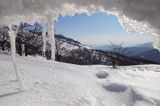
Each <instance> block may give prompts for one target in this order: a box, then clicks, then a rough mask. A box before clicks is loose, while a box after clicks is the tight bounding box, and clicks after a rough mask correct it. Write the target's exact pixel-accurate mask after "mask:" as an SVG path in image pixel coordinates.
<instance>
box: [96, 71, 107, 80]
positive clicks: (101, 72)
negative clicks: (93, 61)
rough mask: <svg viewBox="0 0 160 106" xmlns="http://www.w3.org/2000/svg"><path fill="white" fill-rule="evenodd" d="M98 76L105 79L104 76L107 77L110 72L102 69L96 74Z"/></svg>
mask: <svg viewBox="0 0 160 106" xmlns="http://www.w3.org/2000/svg"><path fill="white" fill-rule="evenodd" d="M96 76H97V78H99V79H104V78H107V77H108V76H109V74H108V73H107V72H105V71H100V72H98V73H97V74H96Z"/></svg>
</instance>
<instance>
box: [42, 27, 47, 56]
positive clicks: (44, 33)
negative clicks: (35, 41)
mask: <svg viewBox="0 0 160 106" xmlns="http://www.w3.org/2000/svg"><path fill="white" fill-rule="evenodd" d="M42 36H43V56H44V57H45V52H46V25H45V24H44V25H43V32H42Z"/></svg>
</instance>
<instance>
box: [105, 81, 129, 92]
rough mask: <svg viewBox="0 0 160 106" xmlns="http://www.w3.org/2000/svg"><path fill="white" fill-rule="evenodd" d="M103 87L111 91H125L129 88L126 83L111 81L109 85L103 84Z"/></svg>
mask: <svg viewBox="0 0 160 106" xmlns="http://www.w3.org/2000/svg"><path fill="white" fill-rule="evenodd" d="M103 88H104V89H105V90H107V91H110V92H125V91H126V90H127V87H126V86H124V85H120V84H116V83H111V84H109V85H103Z"/></svg>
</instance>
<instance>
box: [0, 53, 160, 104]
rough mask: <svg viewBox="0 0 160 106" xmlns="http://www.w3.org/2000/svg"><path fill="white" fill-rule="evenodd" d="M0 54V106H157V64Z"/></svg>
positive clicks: (159, 100)
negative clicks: (87, 62) (21, 88)
mask: <svg viewBox="0 0 160 106" xmlns="http://www.w3.org/2000/svg"><path fill="white" fill-rule="evenodd" d="M10 60H11V58H10V56H9V55H8V54H4V53H0V106H160V95H159V94H160V83H158V82H157V81H159V79H160V66H156V65H148V66H128V67H120V69H118V70H113V69H112V68H111V67H110V66H102V65H96V66H79V65H71V64H66V63H60V62H53V61H47V60H45V59H43V58H42V57H18V56H17V64H18V69H19V72H20V77H21V79H22V82H23V84H24V91H22V92H19V90H18V89H17V88H18V86H19V85H18V82H15V81H14V79H15V73H14V70H13V66H12V63H11V61H10Z"/></svg>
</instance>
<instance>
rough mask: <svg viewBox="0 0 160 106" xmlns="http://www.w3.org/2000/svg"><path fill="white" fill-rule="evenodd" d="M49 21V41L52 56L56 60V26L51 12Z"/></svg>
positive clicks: (48, 17) (48, 16)
mask: <svg viewBox="0 0 160 106" xmlns="http://www.w3.org/2000/svg"><path fill="white" fill-rule="evenodd" d="M47 21H48V36H49V42H50V45H51V58H52V59H53V60H55V38H54V26H53V24H52V21H53V20H52V17H51V14H48V15H47Z"/></svg>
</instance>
